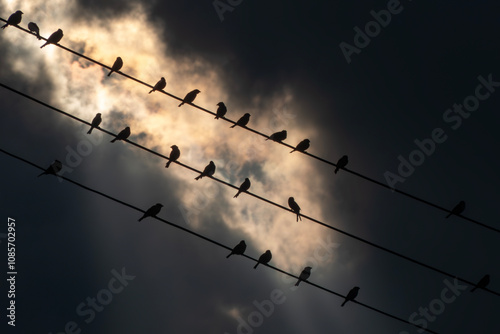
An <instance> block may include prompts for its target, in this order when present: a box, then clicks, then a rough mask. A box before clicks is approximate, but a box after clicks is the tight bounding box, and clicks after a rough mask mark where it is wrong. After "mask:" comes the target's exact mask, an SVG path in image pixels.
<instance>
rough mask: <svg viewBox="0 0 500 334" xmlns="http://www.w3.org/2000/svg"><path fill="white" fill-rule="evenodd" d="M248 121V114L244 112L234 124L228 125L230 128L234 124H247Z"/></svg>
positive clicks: (242, 125)
mask: <svg viewBox="0 0 500 334" xmlns="http://www.w3.org/2000/svg"><path fill="white" fill-rule="evenodd" d="M249 121H250V114H249V113H246V114H245V115H243V116H241V118H240V119H239V120H238V121H237V122H236V124H233V125H232V126H230V128H234V127H235V126H236V125H239V126H241V127H244V126H246V125H247V124H248V122H249Z"/></svg>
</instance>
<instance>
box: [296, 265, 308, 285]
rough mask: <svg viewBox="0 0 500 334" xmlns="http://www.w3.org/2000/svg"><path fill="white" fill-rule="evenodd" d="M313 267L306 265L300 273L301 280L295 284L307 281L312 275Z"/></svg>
mask: <svg viewBox="0 0 500 334" xmlns="http://www.w3.org/2000/svg"><path fill="white" fill-rule="evenodd" d="M311 269H312V268H311V267H305V268H304V270H302V272H301V273H300V276H299V280H298V281H297V283H295V286H299V284H300V282H301V281H305V280H307V279H308V278H309V276H311Z"/></svg>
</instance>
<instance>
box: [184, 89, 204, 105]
mask: <svg viewBox="0 0 500 334" xmlns="http://www.w3.org/2000/svg"><path fill="white" fill-rule="evenodd" d="M199 93H201V92H200V91H199V90H198V89H195V90H192V91H190V92H189V93H187V94H186V96H184V100H182V102H181V104H179V107H180V106H182V105H183V104H184V103H193V101H194V99H196V95H198V94H199Z"/></svg>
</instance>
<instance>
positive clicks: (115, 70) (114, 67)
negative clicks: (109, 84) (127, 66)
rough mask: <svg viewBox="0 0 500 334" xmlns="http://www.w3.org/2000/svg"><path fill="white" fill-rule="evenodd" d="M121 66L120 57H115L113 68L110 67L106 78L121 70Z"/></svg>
mask: <svg viewBox="0 0 500 334" xmlns="http://www.w3.org/2000/svg"><path fill="white" fill-rule="evenodd" d="M122 66H123V60H122V59H121V57H116V60H115V62H114V63H113V66H111V71H109V73H108V77H109V76H110V75H111V73H113V72H117V71H119V70H120V68H122Z"/></svg>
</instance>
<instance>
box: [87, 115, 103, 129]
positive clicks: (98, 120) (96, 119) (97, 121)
mask: <svg viewBox="0 0 500 334" xmlns="http://www.w3.org/2000/svg"><path fill="white" fill-rule="evenodd" d="M101 122H102V118H101V113H100V112H98V113H97V114H96V115H95V117H94V119H93V120H92V123H91V124H90V130H89V131H88V132H87V134H91V133H92V130H93V129H94V128H98V127H99V124H101Z"/></svg>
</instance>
